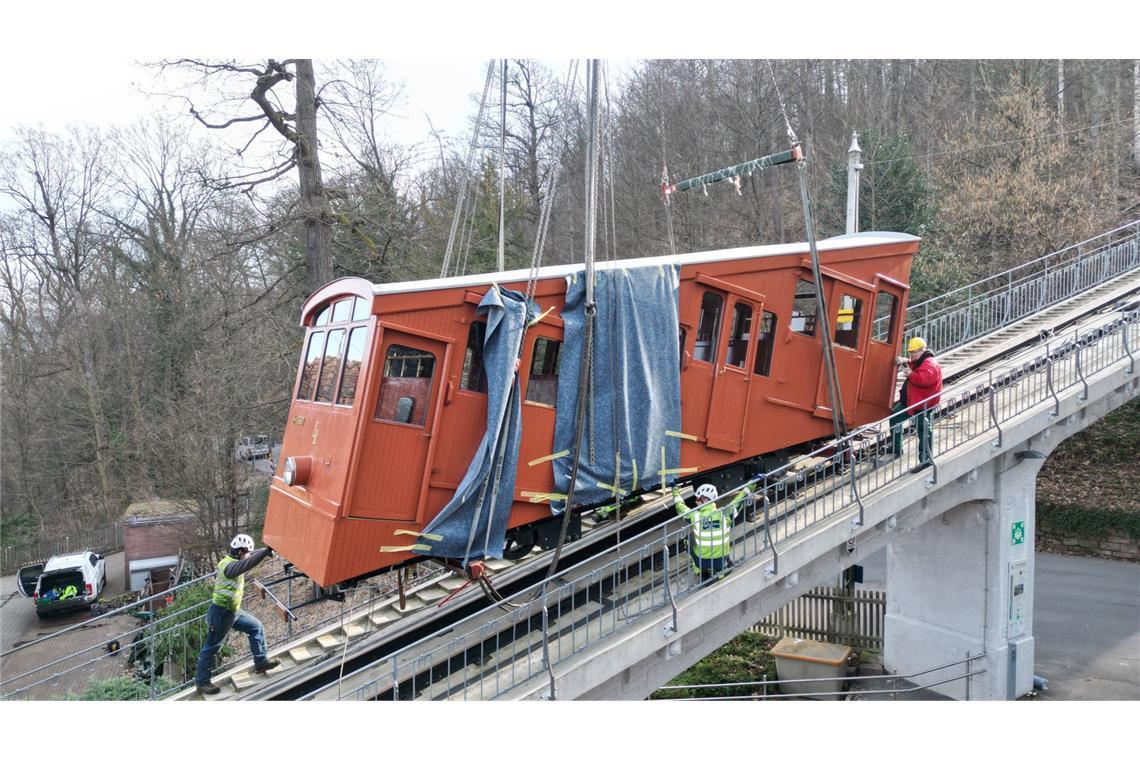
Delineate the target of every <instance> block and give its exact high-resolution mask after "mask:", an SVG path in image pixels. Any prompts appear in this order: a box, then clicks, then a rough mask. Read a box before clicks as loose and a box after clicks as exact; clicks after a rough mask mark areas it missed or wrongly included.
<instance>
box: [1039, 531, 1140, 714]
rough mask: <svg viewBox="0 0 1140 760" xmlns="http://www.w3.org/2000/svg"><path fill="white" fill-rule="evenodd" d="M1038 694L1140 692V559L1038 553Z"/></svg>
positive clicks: (1121, 695) (1127, 695) (1135, 695)
mask: <svg viewBox="0 0 1140 760" xmlns="http://www.w3.org/2000/svg"><path fill="white" fill-rule="evenodd" d="M1036 563H1037V564H1036V578H1035V585H1034V594H1033V605H1034V607H1033V634H1034V636H1035V637H1036V640H1037V641H1036V661H1037V662H1036V667H1035V668H1034V672H1035V673H1036V674H1037V675H1039V676H1041V677H1043V678H1046V679H1048V681H1049V685H1048V688H1047V690H1046V691H1044V692H1041V693H1040V695H1039V696H1038V699H1047V700H1060V699H1082V700H1083V699H1140V564H1137V563H1135V562H1118V561H1114V560H1106V559H1094V558H1091V557H1066V556H1062V555H1058V554H1044V553H1041V552H1038V553H1037V557H1036Z"/></svg>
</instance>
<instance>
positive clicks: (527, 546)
mask: <svg viewBox="0 0 1140 760" xmlns="http://www.w3.org/2000/svg"><path fill="white" fill-rule="evenodd" d="M520 539H521V541H522V542H521V543H520ZM532 549H534V531H527V535H523V536H519V535H514V536H507V542H506V545H505V546H504V547H503V559H509V560H512V561H513V560H520V559H522V558H523V557H525V556H526V555H528V554H530V552H531V550H532Z"/></svg>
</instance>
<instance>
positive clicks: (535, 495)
mask: <svg viewBox="0 0 1140 760" xmlns="http://www.w3.org/2000/svg"><path fill="white" fill-rule="evenodd" d="M519 496H522V497H523V498H524V499H530V503H531V504H537V503H539V502H540V501H566V494H564V493H542V492H540V491H523V492H522V493H520V494H519Z"/></svg>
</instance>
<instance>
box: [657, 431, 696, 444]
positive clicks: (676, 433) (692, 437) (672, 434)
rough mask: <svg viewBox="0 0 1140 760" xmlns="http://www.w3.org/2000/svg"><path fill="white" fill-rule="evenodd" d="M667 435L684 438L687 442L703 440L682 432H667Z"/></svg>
mask: <svg viewBox="0 0 1140 760" xmlns="http://www.w3.org/2000/svg"><path fill="white" fill-rule="evenodd" d="M665 435H671V436H673V437H674V438H684V439H685V440H686V441H699V440H701V439H700V438H698V437H697V436H695V435H689V434H688V433H681V432H678V431H676V430H666V431H665Z"/></svg>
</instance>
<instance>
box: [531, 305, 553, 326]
mask: <svg viewBox="0 0 1140 760" xmlns="http://www.w3.org/2000/svg"><path fill="white" fill-rule="evenodd" d="M552 311H554V307H553V306H551V307H550V308H549V309H547V310H546V311H544V312H542V313H541V314H539V315H538V316H537V317H535V318H534V319H532V320H531V321H530V322H528V323H527V327H534V326H535V325H537V324H538V323H539V322H541V321H542V320H544V319H546V317H547V315H548V314H550V312H552Z"/></svg>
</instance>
